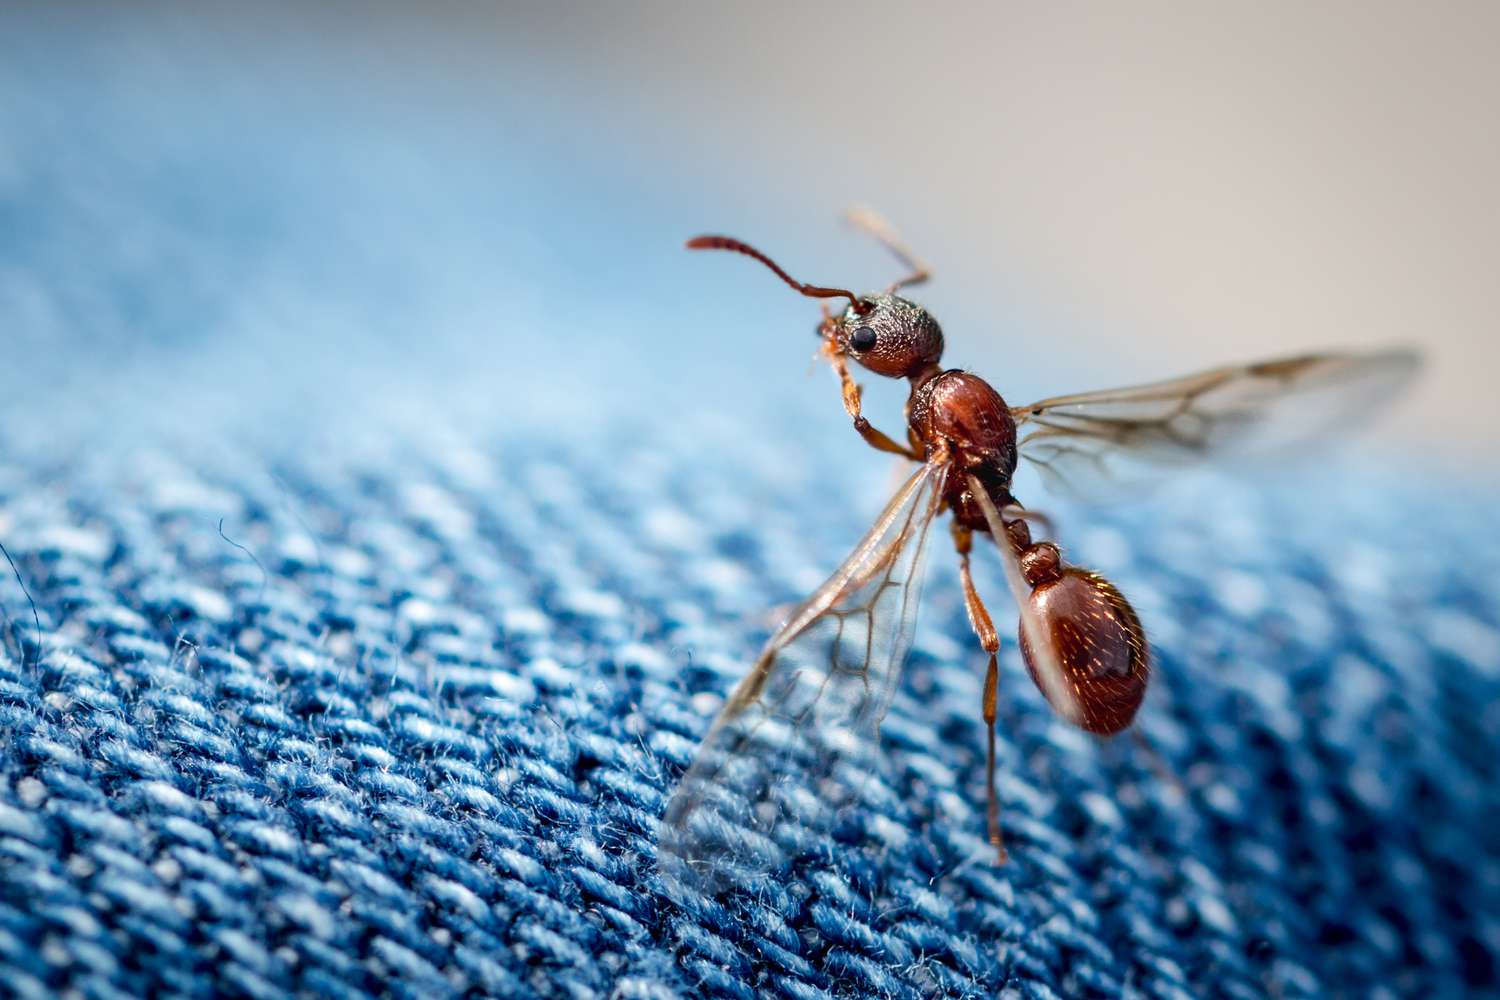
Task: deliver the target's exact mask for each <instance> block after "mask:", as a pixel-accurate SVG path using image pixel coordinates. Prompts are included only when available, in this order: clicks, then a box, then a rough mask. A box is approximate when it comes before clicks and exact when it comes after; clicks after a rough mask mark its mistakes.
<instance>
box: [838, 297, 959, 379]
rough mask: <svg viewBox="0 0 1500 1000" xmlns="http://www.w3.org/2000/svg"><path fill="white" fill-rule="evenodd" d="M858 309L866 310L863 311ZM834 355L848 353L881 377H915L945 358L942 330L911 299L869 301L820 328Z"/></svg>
mask: <svg viewBox="0 0 1500 1000" xmlns="http://www.w3.org/2000/svg"><path fill="white" fill-rule="evenodd" d="M859 305H863V306H864V307H865V309H864V311H860V309H859V308H858V306H859ZM819 333H821V334H822V335H823V337H824V338H825V340H826V341H827V350H828V351H829V352H830V353H832V354H847V355H848V356H849V357H851V358H853V359H854V360H855V361H857V362H859V363H860V365H862V366H864V367H865V368H868V369H869V370H870V371H872V372H874V373H875V374H877V375H886V376H889V377H890V378H914V377H916V376H918V375H921V374H922V373H923V372H925V371H927V370H929V369H931V368H933V367H935V366H936V365H937V363H938V360H939V359H940V358H942V356H943V330H942V327H940V326H938V323H937V320H935V319H933V318H932V315H931V314H930V313H929V312H928V311H927V310H926V309H923V308H922V307H921V306H919V305H917V304H916V303H915V302H913V301H911V300H910V299H903V298H901V297H900V296H898V295H893V294H891V293H889V292H887V293H885V294H883V295H872V296H867V297H865V298H863V299H860V300H859V303H858V304H855V305H850V306H849V308H848V309H845V310H844V313H843V315H842V316H837V317H831V318H830V319H829V320H828V321H827V322H825V323H824V324H823V326H822V327H820V328H819Z"/></svg>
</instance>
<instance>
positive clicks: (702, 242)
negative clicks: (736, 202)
mask: <svg viewBox="0 0 1500 1000" xmlns="http://www.w3.org/2000/svg"><path fill="white" fill-rule="evenodd" d="M687 248H688V249H689V250H732V251H734V252H735V253H742V254H744V255H745V256H746V257H754V258H755V259H756V260H758V261H760V262H761V263H762V264H764V265H766V266H767V267H769V268H770V269H771V270H772V271H775V272H776V276H777V277H778V278H780V279H781V280H782V281H785V282H786V283H787V284H788V285H791V286H792V287H793V288H795V289H796V290H797V291H799V292H801V293H802V294H803V295H806V296H808V297H810V298H814V299H832V298H837V297H838V296H840V295H842V296H843V297H844V298H846V299H848V300H849V301H850V303H851V304H853V306H854V311H855V312H857V313H859V314H860V315H864V314H865V313H867V312H869V311H870V310H871V309H873V308H874V305H873V304H872V303H869V302H866V301H864V300H863V299H861V298H860V297H859V296H857V295H855V294H854V293H853V292H851V291H849V290H847V289H844V288H823V287H822V286H820V285H808V284H804V283H803V282H800V281H798V280H796V279H795V278H793V277H792V276H791V275H790V274H787V273H786V272H785V271H783V270H782V269H781V265H780V264H778V263H776V262H775V261H774V260H772V259H771V258H769V257H767V256H766V255H765V254H763V253H761V252H760V251H759V250H757V249H755V248H754V247H753V246H751V245H750V244H748V243H745V242H743V241H741V240H737V239H735V238H734V237H732V236H695V237H693V238H692V239H690V240H688V241H687Z"/></svg>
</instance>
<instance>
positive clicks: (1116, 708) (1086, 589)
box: [1021, 567, 1150, 736]
mask: <svg viewBox="0 0 1500 1000" xmlns="http://www.w3.org/2000/svg"><path fill="white" fill-rule="evenodd" d="M1031 606H1032V609H1033V610H1034V611H1035V612H1036V613H1037V615H1038V616H1039V617H1040V618H1041V619H1042V621H1044V622H1046V623H1047V624H1048V626H1049V627H1050V628H1051V630H1052V641H1053V642H1054V643H1055V644H1056V646H1057V649H1058V652H1059V654H1060V657H1061V659H1062V663H1063V669H1064V671H1065V672H1066V673H1067V681H1068V684H1069V686H1070V687H1071V688H1072V690H1073V691H1074V692H1075V694H1076V696H1077V704H1078V708H1079V710H1080V714H1081V721H1080V723H1079V724H1080V725H1081V726H1082V727H1083V728H1084V729H1087V730H1088V731H1089V732H1091V733H1098V734H1100V735H1101V736H1110V735H1113V734H1115V733H1118V732H1119V731H1120V730H1122V729H1124V728H1125V727H1127V726H1129V725H1130V723H1131V720H1132V719H1134V718H1135V713H1136V710H1137V709H1138V708H1140V707H1141V699H1142V698H1144V697H1145V696H1146V682H1147V680H1148V679H1149V678H1150V667H1149V666H1148V663H1147V658H1146V642H1145V638H1144V634H1143V633H1142V631H1141V623H1140V620H1139V619H1138V618H1136V616H1135V610H1134V609H1132V608H1131V606H1130V604H1129V603H1128V602H1127V601H1126V600H1125V598H1124V596H1123V595H1122V594H1121V593H1120V592H1119V591H1118V590H1117V589H1115V586H1114V585H1113V584H1111V583H1110V582H1109V581H1108V580H1106V579H1104V578H1103V577H1101V576H1099V575H1098V574H1095V573H1090V572H1089V571H1088V570H1082V569H1078V568H1077V567H1069V568H1068V569H1065V570H1062V571H1061V572H1060V574H1058V575H1057V576H1056V577H1054V578H1053V579H1052V580H1050V581H1048V582H1044V583H1042V584H1040V585H1039V586H1037V587H1036V588H1035V589H1034V590H1032V592H1031ZM1021 652H1022V653H1023V654H1024V655H1025V657H1026V668H1027V670H1028V672H1030V674H1031V679H1032V680H1033V681H1035V682H1036V685H1037V687H1038V688H1040V689H1041V690H1042V693H1043V694H1044V695H1045V694H1046V692H1047V690H1048V688H1047V685H1046V684H1044V683H1043V682H1042V679H1041V678H1039V677H1038V676H1037V672H1036V670H1037V668H1036V658H1035V657H1034V656H1033V655H1032V652H1031V648H1030V646H1029V644H1028V643H1027V641H1026V632H1025V630H1024V629H1023V630H1022V631H1021ZM1053 707H1054V708H1057V709H1058V710H1059V711H1064V710H1066V708H1067V706H1063V705H1054V706H1053Z"/></svg>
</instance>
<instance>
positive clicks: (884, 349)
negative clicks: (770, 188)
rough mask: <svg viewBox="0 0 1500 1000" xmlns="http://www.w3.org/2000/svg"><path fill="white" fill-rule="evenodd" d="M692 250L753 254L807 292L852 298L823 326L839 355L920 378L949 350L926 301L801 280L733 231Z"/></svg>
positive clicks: (880, 371) (701, 240)
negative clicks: (922, 303) (861, 293)
mask: <svg viewBox="0 0 1500 1000" xmlns="http://www.w3.org/2000/svg"><path fill="white" fill-rule="evenodd" d="M687 247H688V249H689V250H730V251H733V252H735V253H742V254H744V255H745V256H747V257H753V258H754V259H756V260H758V261H760V262H761V263H762V264H764V265H766V267H769V268H770V269H771V270H772V271H774V272H775V273H776V275H777V277H779V278H781V280H782V281H785V282H786V283H787V284H788V285H791V286H792V287H793V288H794V289H796V290H797V291H799V292H801V293H802V294H803V295H807V296H810V297H812V298H817V299H830V298H846V299H848V300H849V305H848V306H847V307H846V308H845V309H844V311H843V313H842V314H841V315H838V316H828V317H827V318H826V319H824V321H823V322H822V323H821V324H819V326H818V335H819V336H820V337H822V338H823V340H824V345H823V346H824V350H825V351H827V352H828V353H829V354H830V355H833V356H835V357H837V356H841V355H848V356H849V357H851V358H853V359H854V360H855V361H857V362H859V363H860V364H861V365H863V366H864V367H865V368H868V369H869V370H870V371H872V372H875V373H876V374H877V375H886V376H889V377H891V378H915V377H917V376H918V375H921V374H922V373H923V372H926V371H928V370H930V369H932V368H934V367H935V366H936V365H937V362H938V359H939V358H940V357H942V354H943V331H942V328H940V327H939V326H938V324H937V320H935V319H933V318H932V317H931V316H930V315H929V314H928V312H927V310H925V309H923V308H922V307H921V306H919V305H917V304H916V303H915V302H912V301H911V300H909V299H903V298H900V297H899V296H897V295H895V294H894V290H891V291H887V292H884V293H882V294H880V295H865V296H859V295H855V294H854V293H853V292H851V291H848V290H847V289H843V288H825V287H822V286H820V285H809V284H805V283H804V282H801V281H797V280H796V279H795V278H793V277H792V276H791V275H789V274H787V273H786V272H785V271H783V270H782V269H781V266H780V265H779V264H777V263H776V262H775V261H773V260H772V259H771V258H770V257H767V256H766V255H765V254H763V253H761V252H760V251H759V250H757V249H755V248H754V247H752V246H751V245H750V244H748V243H744V242H741V241H740V240H737V239H734V238H733V237H729V236H698V237H695V238H694V239H691V240H688V242H687Z"/></svg>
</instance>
